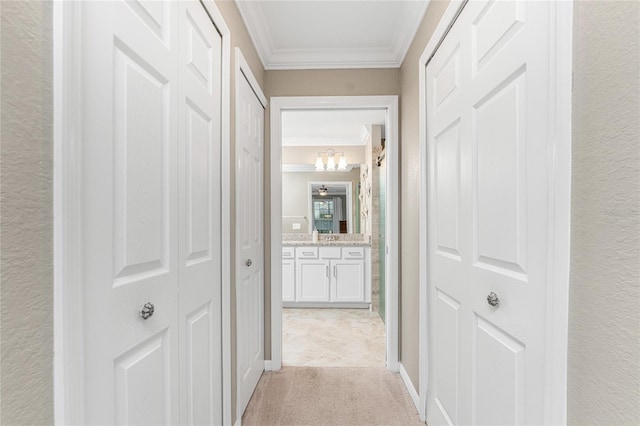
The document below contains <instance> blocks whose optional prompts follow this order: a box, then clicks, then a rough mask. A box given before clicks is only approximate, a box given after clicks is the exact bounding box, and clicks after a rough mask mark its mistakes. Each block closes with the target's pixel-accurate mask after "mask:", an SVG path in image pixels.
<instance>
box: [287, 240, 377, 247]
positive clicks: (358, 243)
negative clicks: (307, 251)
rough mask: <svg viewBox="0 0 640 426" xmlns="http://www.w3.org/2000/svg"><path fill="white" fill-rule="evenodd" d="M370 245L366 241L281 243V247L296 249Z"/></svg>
mask: <svg viewBox="0 0 640 426" xmlns="http://www.w3.org/2000/svg"><path fill="white" fill-rule="evenodd" d="M370 245H371V243H370V242H368V241H318V242H317V243H314V242H312V241H283V242H282V246H283V247H292V246H294V247H298V246H306V247H309V246H318V247H326V246H339V247H342V246H351V247H353V246H365V247H369V246H370Z"/></svg>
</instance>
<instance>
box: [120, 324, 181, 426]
mask: <svg viewBox="0 0 640 426" xmlns="http://www.w3.org/2000/svg"><path fill="white" fill-rule="evenodd" d="M169 348H170V339H169V336H168V332H167V331H166V330H165V331H162V332H160V333H159V334H157V335H155V336H153V337H151V338H149V339H148V340H146V341H144V342H141V343H140V344H138V345H136V346H135V347H133V348H131V349H130V350H128V351H127V352H125V353H124V354H122V355H120V356H119V357H117V358H116V359H114V361H113V364H114V367H115V395H116V404H115V420H116V423H117V424H121V425H145V424H146V425H157V424H168V423H169V422H168V419H170V418H171V410H170V407H171V405H172V401H171V398H172V395H171V389H170V386H171V381H170V378H171V364H170V349H169Z"/></svg>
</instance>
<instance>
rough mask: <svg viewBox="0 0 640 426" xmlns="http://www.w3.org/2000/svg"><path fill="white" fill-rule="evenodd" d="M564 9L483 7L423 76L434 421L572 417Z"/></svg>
mask: <svg viewBox="0 0 640 426" xmlns="http://www.w3.org/2000/svg"><path fill="white" fill-rule="evenodd" d="M556 13H557V10H556V9H555V6H554V5H552V4H551V3H549V2H479V1H478V2H469V3H467V4H466V5H465V6H464V9H463V10H462V12H461V14H460V16H459V17H458V18H457V21H456V22H455V24H454V25H453V26H452V27H451V29H450V31H449V32H448V34H447V36H446V37H445V38H444V40H443V41H442V44H441V45H440V46H439V47H438V48H437V51H436V52H435V55H434V56H433V58H432V59H431V60H430V61H429V62H428V65H427V66H426V72H425V73H424V74H422V75H424V76H425V80H424V82H425V88H426V95H425V98H424V106H425V107H426V111H425V112H426V131H425V133H424V134H425V138H426V148H427V152H426V158H427V163H426V171H427V176H426V182H427V190H426V192H427V197H428V198H427V215H426V221H427V225H428V226H427V230H426V236H425V237H426V238H425V237H423V238H422V240H423V241H426V244H425V245H423V247H425V248H426V257H427V265H428V268H426V271H424V270H423V271H424V272H423V273H422V274H421V276H422V277H423V280H422V281H423V283H424V282H425V281H426V283H428V288H427V294H426V300H427V301H428V309H427V315H428V322H427V324H428V334H427V336H428V345H424V344H422V345H421V350H422V351H424V350H425V349H426V348H427V347H428V351H429V352H428V358H427V359H428V387H427V392H426V420H427V422H428V423H429V424H433V425H435V424H523V423H526V424H543V423H548V421H549V420H548V419H550V418H552V417H553V416H556V417H555V418H558V417H557V415H558V412H559V411H561V410H558V409H557V408H554V407H552V406H553V404H554V402H553V401H550V400H549V398H548V396H547V395H548V391H549V390H550V389H552V388H551V385H550V382H551V381H550V374H549V372H550V371H554V370H556V369H557V364H556V362H555V361H554V360H553V358H552V357H551V356H550V354H551V351H550V348H552V347H553V345H554V344H557V342H556V339H557V336H556V335H554V334H553V333H552V331H551V330H552V329H551V327H550V324H552V323H553V322H554V320H555V322H556V323H560V324H562V323H564V320H563V319H562V318H560V317H554V316H555V315H557V313H558V312H557V308H554V306H553V304H552V303H549V302H550V300H551V299H550V295H552V294H557V291H558V290H555V291H554V290H553V288H552V287H551V285H550V283H551V282H552V281H553V278H554V274H555V273H556V271H554V270H553V268H554V266H555V265H554V262H553V261H552V259H553V253H554V247H555V246H556V245H557V244H558V237H557V236H556V235H554V231H555V232H558V233H561V234H564V232H565V231H564V230H563V229H561V228H558V229H554V227H553V223H554V222H553V220H554V219H556V217H554V215H555V214H557V213H562V214H566V213H567V212H568V209H567V210H564V208H563V209H562V210H558V207H557V206H556V204H555V203H556V202H557V197H558V196H559V192H556V189H557V185H558V183H557V182H554V179H556V178H558V176H559V177H560V178H563V179H564V178H567V175H566V174H565V173H563V172H562V169H556V167H558V168H559V167H561V166H566V164H562V163H560V165H558V164H559V163H557V162H556V161H557V160H558V158H560V159H563V160H566V157H563V156H558V157H556V158H554V156H555V155H556V154H555V152H554V151H555V150H556V149H558V148H559V147H560V148H563V149H566V146H564V145H562V144H561V143H559V142H558V140H557V139H556V138H557V137H558V136H559V135H558V130H557V129H556V127H555V126H556V122H555V121H554V118H553V115H552V114H550V111H554V110H555V106H556V105H557V103H558V102H559V100H558V98H556V96H557V93H555V90H558V89H557V85H559V82H558V81H557V79H559V78H560V77H565V76H564V75H560V74H555V73H554V71H556V70H555V68H554V67H556V66H557V64H555V63H554V57H555V55H556V52H555V50H554V49H555V46H556V43H557V40H555V38H554V37H555V34H556V33H555V32H554V31H555V29H556V27H555V25H557V24H556V22H557V21H556V19H558V15H556ZM425 53H426V52H425ZM427 61H428V59H426V58H424V57H423V58H421V64H423V65H422V66H424V64H425V63H427ZM565 95H566V93H565ZM423 111H424V110H423ZM560 136H566V133H565V134H562V135H560ZM558 170H560V172H558ZM561 189H563V190H564V188H561ZM560 195H561V194H560ZM557 221H558V224H560V225H562V224H564V223H565V222H564V219H563V218H562V217H560V218H559V219H557ZM423 224H424V221H423ZM566 233H567V234H568V229H567V231H566ZM560 248H561V249H562V248H563V247H562V245H560ZM566 250H567V252H560V253H559V254H560V255H561V256H562V258H561V259H562V260H566V259H568V255H567V253H568V247H567V249H566ZM565 256H566V257H565ZM555 267H556V268H558V267H557V266H555ZM558 284H559V285H566V283H563V282H562V281H560V282H559V283H558ZM492 292H495V293H496V294H497V297H498V298H499V302H498V304H497V306H491V305H490V304H489V303H488V302H489V300H488V295H489V294H491V293H492ZM560 294H562V293H560ZM561 299H562V300H561V301H560V302H562V301H564V300H565V299H564V298H561ZM424 308H425V306H423V309H424ZM422 318H424V317H422ZM565 355H566V352H565ZM554 356H557V355H556V354H554ZM422 365H423V366H424V364H422ZM424 379H425V376H424V375H421V381H422V380H424ZM423 390H424V386H423V384H422V383H421V393H422V392H423ZM421 396H423V395H421Z"/></svg>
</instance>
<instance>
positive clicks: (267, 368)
mask: <svg viewBox="0 0 640 426" xmlns="http://www.w3.org/2000/svg"><path fill="white" fill-rule="evenodd" d="M272 370H273V368H272V367H271V360H270V359H265V360H264V371H272Z"/></svg>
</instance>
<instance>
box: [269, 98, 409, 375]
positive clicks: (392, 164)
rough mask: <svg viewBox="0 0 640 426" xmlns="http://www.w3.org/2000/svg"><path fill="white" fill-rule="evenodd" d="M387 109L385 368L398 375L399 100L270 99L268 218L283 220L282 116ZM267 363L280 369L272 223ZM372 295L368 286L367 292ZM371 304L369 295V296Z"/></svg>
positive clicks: (278, 268) (276, 225)
mask: <svg viewBox="0 0 640 426" xmlns="http://www.w3.org/2000/svg"><path fill="white" fill-rule="evenodd" d="M371 108H377V109H385V110H386V112H387V119H386V122H385V129H386V130H385V133H386V136H387V146H386V158H387V161H388V179H387V182H388V197H387V204H386V209H387V212H386V218H387V223H388V225H389V226H388V227H387V228H386V229H387V231H386V232H387V239H386V243H387V262H386V264H387V265H388V268H387V270H386V274H387V277H386V282H387V283H388V285H387V287H386V300H387V305H388V309H387V313H386V321H385V336H386V349H387V368H388V369H389V370H391V371H395V372H397V371H399V370H400V365H399V360H398V349H399V348H398V335H399V304H398V303H399V302H398V289H399V287H398V280H399V272H398V271H399V262H398V254H399V249H398V247H399V246H398V235H399V232H398V229H399V224H398V205H399V203H398V194H399V179H398V176H399V172H398V170H399V158H400V151H399V131H398V128H399V124H398V123H399V121H398V97H397V96H299V97H295V96H294V97H271V98H270V123H271V126H270V129H271V140H270V151H271V152H270V154H271V177H270V180H271V186H270V190H271V209H270V210H271V217H272V218H274V217H282V174H281V171H282V161H281V156H282V111H285V110H304V109H371ZM270 249H271V250H270V252H271V295H270V299H271V362H270V367H271V369H272V370H279V369H280V368H281V367H282V281H281V280H282V254H281V251H282V223H281V221H279V220H272V221H271V247H270ZM365 290H366V291H368V292H369V291H370V290H371V289H370V287H369V288H367V289H365ZM366 300H367V301H370V295H367V298H366Z"/></svg>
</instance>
